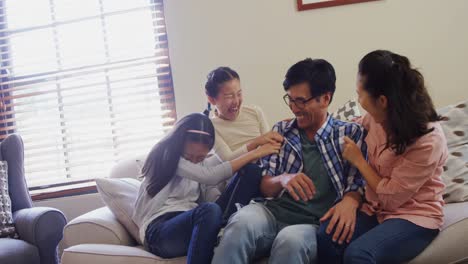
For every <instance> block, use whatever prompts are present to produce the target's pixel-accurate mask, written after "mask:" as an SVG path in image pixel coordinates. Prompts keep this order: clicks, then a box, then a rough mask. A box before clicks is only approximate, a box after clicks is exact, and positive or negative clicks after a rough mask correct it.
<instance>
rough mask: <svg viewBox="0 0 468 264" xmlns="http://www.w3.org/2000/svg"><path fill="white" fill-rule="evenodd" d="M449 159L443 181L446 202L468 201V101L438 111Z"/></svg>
mask: <svg viewBox="0 0 468 264" xmlns="http://www.w3.org/2000/svg"><path fill="white" fill-rule="evenodd" d="M438 113H439V114H440V115H441V116H442V117H443V121H442V122H441V125H442V129H443V130H444V133H445V137H446V138H447V145H448V149H449V157H448V159H447V163H446V164H445V166H444V172H443V174H442V179H443V181H444V183H445V185H446V188H445V192H444V200H445V202H447V203H451V202H463V201H468V101H464V102H460V103H458V104H455V105H450V106H447V107H444V108H441V109H439V110H438Z"/></svg>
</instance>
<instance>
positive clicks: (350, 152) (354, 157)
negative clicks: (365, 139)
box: [342, 137, 366, 167]
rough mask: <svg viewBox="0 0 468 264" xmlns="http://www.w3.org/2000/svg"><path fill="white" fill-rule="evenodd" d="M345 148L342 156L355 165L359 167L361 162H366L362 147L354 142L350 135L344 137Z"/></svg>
mask: <svg viewBox="0 0 468 264" xmlns="http://www.w3.org/2000/svg"><path fill="white" fill-rule="evenodd" d="M344 141H345V144H344V149H343V153H342V156H343V158H344V159H346V160H347V161H349V162H350V163H351V164H353V166H354V167H358V165H359V164H360V163H361V162H366V160H365V159H364V156H362V152H361V149H360V148H359V147H358V145H356V143H354V141H353V140H352V139H350V138H349V137H344Z"/></svg>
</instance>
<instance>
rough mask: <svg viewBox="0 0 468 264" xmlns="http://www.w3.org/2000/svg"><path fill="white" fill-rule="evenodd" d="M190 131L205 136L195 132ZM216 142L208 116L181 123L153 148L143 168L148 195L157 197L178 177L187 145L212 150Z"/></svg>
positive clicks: (189, 117)
mask: <svg viewBox="0 0 468 264" xmlns="http://www.w3.org/2000/svg"><path fill="white" fill-rule="evenodd" d="M189 130H195V131H201V132H204V133H194V132H193V131H189ZM214 140H215V130H214V127H213V123H211V120H210V119H209V118H208V117H207V116H205V115H203V114H201V113H194V114H190V115H187V116H185V117H183V118H182V119H180V120H179V121H177V123H176V124H175V126H174V128H172V129H171V131H169V133H168V134H167V135H166V136H164V138H163V139H161V140H160V141H159V142H158V143H157V144H156V145H155V146H154V147H153V148H152V149H151V151H150V153H149V155H148V157H147V158H146V161H145V164H144V165H143V168H142V174H143V176H144V177H146V178H147V181H148V186H147V187H146V191H147V192H148V194H149V195H150V196H151V197H153V196H155V195H156V194H158V193H159V192H160V191H161V190H162V189H163V188H164V187H165V186H166V185H167V184H168V183H169V181H170V180H171V179H172V178H173V177H174V175H175V172H176V170H177V166H178V164H179V160H180V157H181V156H182V154H183V151H184V146H185V142H187V141H190V142H197V143H203V144H206V146H207V147H208V149H211V148H212V147H213V145H214Z"/></svg>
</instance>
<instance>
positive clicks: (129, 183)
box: [96, 178, 142, 244]
mask: <svg viewBox="0 0 468 264" xmlns="http://www.w3.org/2000/svg"><path fill="white" fill-rule="evenodd" d="M96 185H97V189H98V191H99V194H100V195H101V198H102V200H103V201H104V203H105V204H106V205H107V206H108V207H109V209H110V210H111V212H112V213H113V214H114V215H115V217H116V218H117V220H118V221H119V222H120V223H121V224H122V225H123V226H124V227H125V228H126V229H127V231H128V232H129V233H130V234H131V235H132V237H133V238H134V239H135V240H136V241H137V242H138V243H139V244H142V241H140V236H139V229H138V226H137V225H136V224H135V222H133V220H132V215H133V210H134V206H135V201H136V199H137V196H138V191H139V189H140V182H139V181H138V180H136V179H132V178H118V179H109V178H101V179H96Z"/></svg>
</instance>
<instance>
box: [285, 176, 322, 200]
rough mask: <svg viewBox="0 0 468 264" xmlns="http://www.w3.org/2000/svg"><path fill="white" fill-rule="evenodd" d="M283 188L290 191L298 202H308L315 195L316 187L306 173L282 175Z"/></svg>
mask: <svg viewBox="0 0 468 264" xmlns="http://www.w3.org/2000/svg"><path fill="white" fill-rule="evenodd" d="M281 186H283V188H284V189H286V190H288V192H289V194H290V195H291V196H292V197H293V198H294V200H296V201H299V199H302V200H304V201H308V200H310V199H312V197H314V195H315V185H314V183H313V182H312V180H311V179H310V178H309V177H307V176H306V175H305V174H304V173H297V174H283V175H281Z"/></svg>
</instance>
